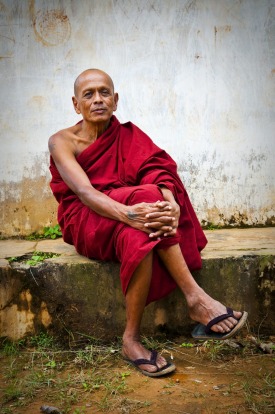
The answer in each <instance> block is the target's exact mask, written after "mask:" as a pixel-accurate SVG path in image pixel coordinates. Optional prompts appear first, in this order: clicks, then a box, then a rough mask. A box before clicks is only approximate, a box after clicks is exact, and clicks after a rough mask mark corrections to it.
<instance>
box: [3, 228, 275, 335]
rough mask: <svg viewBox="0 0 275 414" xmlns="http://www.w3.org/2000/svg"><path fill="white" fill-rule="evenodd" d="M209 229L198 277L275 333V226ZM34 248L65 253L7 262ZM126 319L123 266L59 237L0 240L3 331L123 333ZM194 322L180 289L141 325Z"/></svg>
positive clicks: (183, 326) (178, 327)
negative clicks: (90, 256) (30, 261)
mask: <svg viewBox="0 0 275 414" xmlns="http://www.w3.org/2000/svg"><path fill="white" fill-rule="evenodd" d="M206 235H207V238H208V240H209V243H208V245H207V248H206V249H205V250H204V252H203V254H202V258H203V269H202V270H201V271H200V272H195V273H194V276H195V278H196V280H197V281H198V283H199V284H200V285H201V286H202V287H203V288H204V289H205V290H206V291H207V292H208V293H210V295H211V296H213V297H215V298H216V299H218V300H220V301H222V302H223V303H224V304H226V305H228V306H231V307H233V308H234V309H240V310H246V311H248V312H249V326H250V329H252V330H253V331H254V332H255V333H256V334H258V333H259V332H260V333H262V334H264V333H268V334H274V333H275V311H274V309H275V307H274V291H275V283H274V273H275V270H274V269H275V266H274V264H275V228H255V229H229V230H213V231H206ZM34 251H41V252H52V253H58V254H60V256H59V257H57V258H52V259H46V260H45V261H44V262H43V263H41V264H39V265H37V266H29V265H27V264H25V263H23V262H20V261H14V262H12V263H10V262H9V261H8V260H7V258H9V257H18V258H20V257H22V256H24V255H27V254H30V253H32V252H34ZM124 323H125V305H124V297H123V295H122V293H121V289H120V279H119V264H117V263H112V262H105V263H103V262H99V261H95V260H89V259H87V258H85V257H83V256H80V255H79V254H77V253H76V251H75V249H74V247H73V246H70V245H67V244H66V243H64V242H63V241H62V240H61V239H57V240H40V241H27V240H1V241H0V336H1V337H4V336H7V337H9V338H11V339H20V338H22V337H24V336H25V335H26V334H35V333H38V332H39V331H40V330H41V329H46V330H49V331H51V332H52V333H53V334H55V335H60V336H62V337H64V336H69V337H71V338H76V337H77V336H79V335H80V336H81V335H90V336H92V337H97V338H106V339H109V338H113V337H114V336H120V335H121V334H122V333H123V329H124ZM192 325H193V322H192V321H191V320H190V319H189V317H188V312H187V307H186V304H185V300H184V298H183V296H182V294H181V293H180V292H179V291H178V290H176V291H174V292H173V293H172V294H170V295H169V296H168V297H166V298H164V299H162V300H160V301H158V302H155V303H152V304H150V305H149V306H148V307H147V308H146V311H145V315H144V318H143V325H142V328H143V332H144V333H146V334H150V335H151V334H154V333H156V332H157V331H158V330H163V329H165V330H167V331H169V332H172V333H177V334H178V333H181V334H188V333H190V330H191V328H192Z"/></svg>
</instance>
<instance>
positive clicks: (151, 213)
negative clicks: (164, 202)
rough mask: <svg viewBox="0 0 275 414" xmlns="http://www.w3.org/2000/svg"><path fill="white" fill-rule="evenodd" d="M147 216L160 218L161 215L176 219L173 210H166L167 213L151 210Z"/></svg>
mask: <svg viewBox="0 0 275 414" xmlns="http://www.w3.org/2000/svg"><path fill="white" fill-rule="evenodd" d="M145 217H146V218H148V219H158V218H159V217H170V219H172V220H174V219H175V217H174V216H173V214H172V213H171V211H165V213H164V212H163V211H155V212H150V213H147V214H146V216H145Z"/></svg>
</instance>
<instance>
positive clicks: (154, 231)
mask: <svg viewBox="0 0 275 414" xmlns="http://www.w3.org/2000/svg"><path fill="white" fill-rule="evenodd" d="M179 217H180V208H179V205H178V204H177V203H176V201H174V202H170V201H157V202H155V203H139V204H135V205H133V206H128V211H127V224H129V225H130V226H131V227H134V228H136V229H138V230H142V231H144V232H145V233H147V234H149V237H151V238H160V237H161V236H163V237H168V236H174V235H175V234H176V232H177V228H178V224H179Z"/></svg>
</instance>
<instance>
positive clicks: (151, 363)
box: [133, 350, 158, 367]
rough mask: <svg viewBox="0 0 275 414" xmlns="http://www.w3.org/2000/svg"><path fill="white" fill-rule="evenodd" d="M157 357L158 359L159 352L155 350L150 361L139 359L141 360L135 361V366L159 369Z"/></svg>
mask: <svg viewBox="0 0 275 414" xmlns="http://www.w3.org/2000/svg"><path fill="white" fill-rule="evenodd" d="M157 357H158V353H157V351H155V350H153V351H152V352H151V358H150V359H143V358H139V359H136V360H135V361H133V364H135V365H136V366H139V365H154V366H155V367H157Z"/></svg>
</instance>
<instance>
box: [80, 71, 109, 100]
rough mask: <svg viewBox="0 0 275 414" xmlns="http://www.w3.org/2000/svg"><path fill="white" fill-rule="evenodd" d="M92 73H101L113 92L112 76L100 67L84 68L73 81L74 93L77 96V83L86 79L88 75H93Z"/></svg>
mask: <svg viewBox="0 0 275 414" xmlns="http://www.w3.org/2000/svg"><path fill="white" fill-rule="evenodd" d="M93 75H95V76H96V75H103V76H105V77H106V79H108V81H109V83H110V85H111V88H112V92H113V93H114V89H115V88H114V82H113V80H112V78H111V77H110V76H109V75H108V73H106V72H104V71H103V70H100V69H86V70H84V72H82V73H80V75H79V76H78V77H77V78H76V80H75V82H74V95H75V96H77V95H78V90H79V85H80V84H81V83H82V81H84V80H86V79H87V78H88V77H90V76H93Z"/></svg>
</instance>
